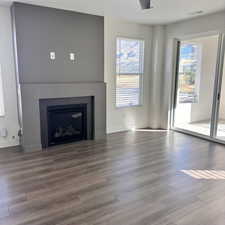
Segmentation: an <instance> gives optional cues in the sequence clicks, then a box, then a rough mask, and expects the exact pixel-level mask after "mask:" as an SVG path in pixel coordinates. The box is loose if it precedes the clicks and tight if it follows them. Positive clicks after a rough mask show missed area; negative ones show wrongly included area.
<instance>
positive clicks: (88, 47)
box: [12, 3, 106, 151]
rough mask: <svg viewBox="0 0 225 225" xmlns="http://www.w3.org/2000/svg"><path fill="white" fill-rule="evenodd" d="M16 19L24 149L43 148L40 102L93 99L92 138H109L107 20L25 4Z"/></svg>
mask: <svg viewBox="0 0 225 225" xmlns="http://www.w3.org/2000/svg"><path fill="white" fill-rule="evenodd" d="M12 17H13V28H14V32H13V34H14V39H15V40H14V42H15V47H14V48H15V61H16V68H17V77H18V79H17V80H18V84H17V86H18V93H19V94H18V96H19V100H20V101H19V102H20V110H19V111H20V118H21V128H22V137H21V145H22V147H23V149H24V150H25V151H32V150H40V149H41V148H42V147H43V146H42V143H41V121H40V120H41V119H40V106H39V101H40V99H57V98H65V104H66V102H67V100H66V98H74V97H87V96H93V97H94V135H95V136H94V138H95V139H102V138H105V135H106V84H105V83H104V19H103V17H99V16H92V15H87V14H81V13H76V12H71V11H65V10H58V9H53V8H46V7H40V6H32V5H27V4H22V3H14V4H13V6H12ZM51 51H54V52H55V53H56V59H55V60H54V61H52V60H50V57H49V53H50V52H51ZM69 53H75V54H76V58H77V60H76V62H72V61H70V59H69Z"/></svg>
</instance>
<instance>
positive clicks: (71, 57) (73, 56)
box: [70, 53, 75, 61]
mask: <svg viewBox="0 0 225 225" xmlns="http://www.w3.org/2000/svg"><path fill="white" fill-rule="evenodd" d="M70 60H71V61H75V53H70Z"/></svg>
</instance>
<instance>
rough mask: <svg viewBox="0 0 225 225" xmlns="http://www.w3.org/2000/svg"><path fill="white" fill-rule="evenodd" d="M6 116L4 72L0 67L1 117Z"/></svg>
mask: <svg viewBox="0 0 225 225" xmlns="http://www.w3.org/2000/svg"><path fill="white" fill-rule="evenodd" d="M4 115H5V107H4V97H3V83H2V70H1V65H0V116H4Z"/></svg>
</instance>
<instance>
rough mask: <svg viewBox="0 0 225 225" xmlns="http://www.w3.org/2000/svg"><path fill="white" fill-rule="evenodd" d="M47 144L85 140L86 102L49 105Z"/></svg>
mask: <svg viewBox="0 0 225 225" xmlns="http://www.w3.org/2000/svg"><path fill="white" fill-rule="evenodd" d="M47 115H48V146H54V145H58V144H65V143H70V142H75V141H81V140H87V104H75V105H60V106H49V107H48V108H47Z"/></svg>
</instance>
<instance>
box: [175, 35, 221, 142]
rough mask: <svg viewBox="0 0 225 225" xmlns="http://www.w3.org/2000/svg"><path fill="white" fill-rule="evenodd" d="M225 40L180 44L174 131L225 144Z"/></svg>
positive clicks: (214, 38) (216, 37)
mask: <svg viewBox="0 0 225 225" xmlns="http://www.w3.org/2000/svg"><path fill="white" fill-rule="evenodd" d="M224 54H225V39H224V35H222V34H220V35H214V36H205V37H201V38H196V39H190V40H183V41H178V42H177V60H176V79H175V83H174V87H175V88H174V101H173V110H172V112H173V113H172V128H173V129H175V130H180V131H183V132H186V133H190V134H193V135H194V134H196V135H200V136H205V137H208V138H210V139H215V140H216V139H217V140H219V141H222V142H224V143H225V57H224Z"/></svg>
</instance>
